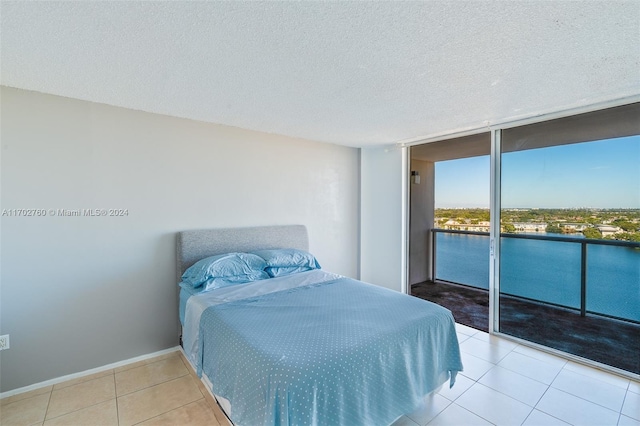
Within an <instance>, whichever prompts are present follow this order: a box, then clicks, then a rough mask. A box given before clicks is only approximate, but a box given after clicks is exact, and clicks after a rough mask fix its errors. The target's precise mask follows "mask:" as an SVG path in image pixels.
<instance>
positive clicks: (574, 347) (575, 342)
mask: <svg viewBox="0 0 640 426" xmlns="http://www.w3.org/2000/svg"><path fill="white" fill-rule="evenodd" d="M634 111H635V113H636V115H635V116H634ZM637 111H638V109H637V107H636V106H627V107H618V108H613V109H610V110H604V111H597V112H594V113H589V114H583V115H577V116H573V117H569V118H562V119H557V120H552V121H549V122H542V123H536V124H533V125H529V126H521V127H515V128H512V129H505V130H503V131H502V133H501V146H502V152H501V159H500V164H501V187H500V194H501V197H500V205H501V210H500V217H501V238H500V261H499V265H500V268H499V306H498V307H497V308H496V309H498V311H499V331H500V332H501V333H504V334H508V335H511V336H514V337H518V338H522V339H526V340H529V341H532V342H535V343H538V344H541V345H544V346H547V347H550V348H553V349H557V350H561V351H563V352H566V353H570V354H573V355H577V356H580V357H583V358H587V359H590V360H593V361H597V362H600V363H602V364H606V365H609V366H612V367H615V368H619V369H622V370H626V371H630V372H632V373H636V374H640V244H639V243H640V132H637V126H638V124H637V121H630V120H629V119H630V118H631V120H633V119H634V117H635V119H636V120H637V119H638V118H639V117H638V115H637ZM636 132H637V133H636Z"/></svg>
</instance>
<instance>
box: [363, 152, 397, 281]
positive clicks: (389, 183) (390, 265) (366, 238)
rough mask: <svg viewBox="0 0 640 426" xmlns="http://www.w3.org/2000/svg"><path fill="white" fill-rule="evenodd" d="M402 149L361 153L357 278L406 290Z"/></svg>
mask: <svg viewBox="0 0 640 426" xmlns="http://www.w3.org/2000/svg"><path fill="white" fill-rule="evenodd" d="M406 153H407V150H406V148H397V147H393V148H388V147H387V148H385V147H372V148H362V149H361V166H360V167H361V188H360V192H361V200H362V201H361V211H362V213H361V216H360V221H361V222H360V226H361V235H360V277H361V279H362V280H363V281H366V282H369V283H373V284H377V285H380V286H383V287H387V288H390V289H393V290H397V291H402V292H404V291H405V290H406V289H405V287H406V264H407V262H406V208H405V206H406V204H407V203H406V200H405V197H406V183H407V169H406V167H407V163H406Z"/></svg>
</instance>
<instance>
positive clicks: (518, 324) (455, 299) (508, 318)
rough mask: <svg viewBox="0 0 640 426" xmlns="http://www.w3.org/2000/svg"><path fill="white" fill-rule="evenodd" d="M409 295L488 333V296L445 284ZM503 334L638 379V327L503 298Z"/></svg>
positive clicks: (425, 286) (422, 286)
mask: <svg viewBox="0 0 640 426" xmlns="http://www.w3.org/2000/svg"><path fill="white" fill-rule="evenodd" d="M411 294H412V295H413V296H416V297H419V298H421V299H425V300H429V301H432V302H435V303H438V304H439V305H442V306H444V307H446V308H447V309H449V310H450V311H451V312H453V316H454V318H455V320H456V322H458V323H461V324H464V325H467V326H469V327H473V328H475V329H478V330H482V331H485V332H486V331H488V330H489V292H488V291H486V290H481V289H475V288H471V287H467V286H460V285H455V284H449V283H442V282H436V283H433V282H430V281H428V282H423V283H419V284H414V285H412V286H411ZM500 312H501V318H500V331H501V332H502V333H504V334H508V335H511V336H514V337H519V338H521V339H525V340H528V341H531V342H535V343H538V344H541V345H544V346H547V347H550V348H554V349H557V350H560V351H563V352H567V353H570V354H573V355H577V356H580V357H583V358H587V359H590V360H593V361H597V362H600V363H602V364H606V365H610V366H612V367H616V368H619V369H621V370H625V371H629V372H632V373H635V374H640V325H637V324H633V323H628V322H624V321H618V320H614V319H608V318H604V317H598V316H594V315H587V316H586V317H581V316H580V314H579V313H578V312H576V311H572V310H569V309H563V308H559V307H555V306H550V305H545V304H541V303H534V302H530V301H525V300H521V299H517V298H511V297H509V298H507V297H502V298H501V302H500Z"/></svg>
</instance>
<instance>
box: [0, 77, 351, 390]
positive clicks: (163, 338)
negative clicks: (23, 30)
mask: <svg viewBox="0 0 640 426" xmlns="http://www.w3.org/2000/svg"><path fill="white" fill-rule="evenodd" d="M0 96H1V102H2V103H1V107H2V110H1V124H2V129H1V138H2V140H1V143H2V158H1V160H2V163H1V164H2V175H1V178H2V198H1V208H2V209H21V208H23V209H27V208H28V209H47V210H48V209H89V208H91V209H96V208H106V209H109V208H123V209H128V216H125V217H52V216H51V215H47V216H46V217H11V216H4V217H2V221H1V225H2V228H1V233H2V234H1V249H2V252H1V254H2V264H1V268H2V273H1V279H2V281H1V287H0V296H1V317H0V334H10V335H11V348H10V349H9V350H7V351H3V352H1V353H0V376H1V388H0V389H1V391H3V392H5V391H9V390H11V389H15V388H19V387H23V386H27V385H30V384H33V383H38V382H40V381H44V380H48V379H51V378H55V377H60V376H63V375H66V374H71V373H74V372H79V371H84V370H87V369H91V368H95V367H99V366H102V365H105V364H109V363H113V362H118V361H121V360H124V359H128V358H132V357H135V356H139V355H142V354H146V353H150V352H154V351H158V350H161V349H164V348H168V347H172V346H176V345H177V344H178V334H179V333H178V322H177V315H178V314H177V303H178V302H177V287H176V283H175V282H174V281H175V278H174V277H175V273H174V268H175V265H174V263H175V261H174V243H175V233H176V232H177V231H179V230H184V229H197V228H208V227H227V226H255V225H273V224H290V223H301V224H305V225H307V227H308V230H309V237H310V249H311V251H312V252H313V253H315V254H316V256H317V257H318V259H319V260H320V262H321V264H322V265H323V267H324V269H327V270H330V271H333V272H337V273H340V274H344V275H348V276H352V277H356V276H357V273H358V261H359V259H358V244H359V241H358V238H359V237H358V236H359V173H360V170H359V167H360V166H359V161H360V159H359V151H358V150H357V149H353V148H345V147H339V146H335V145H329V144H322V143H316V142H310V141H305V140H299V139H293V138H286V137H280V136H274V135H269V134H264V133H258V132H251V131H245V130H241V129H237V128H231V127H224V126H217V125H212V124H206V123H200V122H195V121H190V120H184V119H178V118H172V117H166V116H161V115H154V114H148V113H143V112H139V111H132V110H127V109H122V108H116V107H110V106H106V105H101V104H94V103H89V102H84V101H79V100H73V99H67V98H61V97H56V96H51V95H44V94H39V93H35V92H27V91H22V90H17V89H12V88H6V87H2V89H1V92H0Z"/></svg>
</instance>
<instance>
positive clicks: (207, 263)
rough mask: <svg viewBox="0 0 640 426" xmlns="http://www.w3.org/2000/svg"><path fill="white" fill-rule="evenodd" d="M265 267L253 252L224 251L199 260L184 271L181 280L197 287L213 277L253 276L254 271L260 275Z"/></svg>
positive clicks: (262, 261)
mask: <svg viewBox="0 0 640 426" xmlns="http://www.w3.org/2000/svg"><path fill="white" fill-rule="evenodd" d="M266 267H267V264H266V262H265V261H264V259H262V258H261V257H260V256H257V255H255V254H251V253H225V254H220V255H217V256H211V257H207V258H204V259H202V260H199V261H198V262H196V263H195V264H193V265H192V266H191V267H189V269H187V270H186V271H184V274H182V281H183V282H184V283H186V284H189V285H190V286H191V287H194V288H197V287H200V286H202V285H203V284H204V283H205V282H206V281H208V280H211V279H215V278H228V277H238V276H246V275H249V276H253V275H255V274H256V273H257V274H258V275H257V276H260V273H262V272H264V269H265V268H266ZM249 281H252V280H249ZM244 282H248V281H244Z"/></svg>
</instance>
